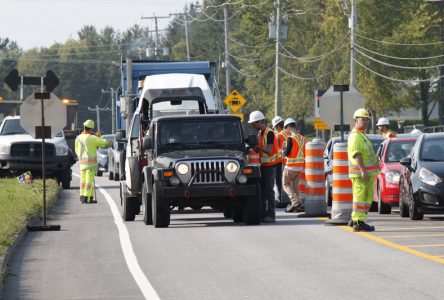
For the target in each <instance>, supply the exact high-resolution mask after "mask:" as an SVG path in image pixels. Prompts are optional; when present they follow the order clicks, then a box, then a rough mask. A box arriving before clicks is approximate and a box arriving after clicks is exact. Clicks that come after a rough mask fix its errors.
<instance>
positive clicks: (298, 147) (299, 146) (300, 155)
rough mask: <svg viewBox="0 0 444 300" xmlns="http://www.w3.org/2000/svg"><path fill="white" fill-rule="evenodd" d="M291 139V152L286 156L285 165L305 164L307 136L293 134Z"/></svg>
mask: <svg viewBox="0 0 444 300" xmlns="http://www.w3.org/2000/svg"><path fill="white" fill-rule="evenodd" d="M290 139H291V152H290V153H289V154H288V156H287V157H286V158H285V160H286V162H285V165H286V166H289V167H302V168H304V166H305V143H306V141H305V137H303V136H302V135H300V134H298V133H297V134H293V135H291V136H290Z"/></svg>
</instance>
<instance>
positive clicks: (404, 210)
mask: <svg viewBox="0 0 444 300" xmlns="http://www.w3.org/2000/svg"><path fill="white" fill-rule="evenodd" d="M402 187H403V183H402V177H401V179H400V181H399V215H400V216H401V218H407V217H408V216H409V207H408V205H407V204H406V203H405V200H404V193H403V189H402Z"/></svg>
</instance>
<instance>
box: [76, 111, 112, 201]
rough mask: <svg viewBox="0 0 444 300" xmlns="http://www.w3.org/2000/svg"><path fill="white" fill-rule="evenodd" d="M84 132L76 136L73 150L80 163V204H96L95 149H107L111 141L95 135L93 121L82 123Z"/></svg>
mask: <svg viewBox="0 0 444 300" xmlns="http://www.w3.org/2000/svg"><path fill="white" fill-rule="evenodd" d="M83 126H84V130H83V132H82V133H81V134H80V135H79V136H77V138H76V142H75V150H76V154H77V157H78V158H79V162H80V202H82V203H97V199H94V176H96V171H97V148H105V147H109V146H110V144H111V141H107V140H105V139H103V138H101V137H100V134H98V135H96V134H95V133H94V132H92V130H93V129H94V121H93V120H86V121H85V122H84V123H83Z"/></svg>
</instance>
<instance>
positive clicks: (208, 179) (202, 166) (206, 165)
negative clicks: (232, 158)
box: [191, 161, 225, 184]
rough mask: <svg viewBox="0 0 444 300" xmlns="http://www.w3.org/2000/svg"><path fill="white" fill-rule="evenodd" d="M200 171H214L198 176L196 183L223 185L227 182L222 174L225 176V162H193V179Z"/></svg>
mask: <svg viewBox="0 0 444 300" xmlns="http://www.w3.org/2000/svg"><path fill="white" fill-rule="evenodd" d="M199 171H214V172H205V173H200V174H198V175H196V179H195V180H194V183H200V184H205V183H223V182H225V180H224V178H223V176H222V175H221V173H222V174H225V162H224V161H193V162H191V177H193V176H194V174H196V173H197V172H199Z"/></svg>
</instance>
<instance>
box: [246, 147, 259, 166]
mask: <svg viewBox="0 0 444 300" xmlns="http://www.w3.org/2000/svg"><path fill="white" fill-rule="evenodd" d="M248 163H250V164H255V165H260V164H261V162H260V159H259V152H256V151H254V149H253V148H250V149H249V150H248Z"/></svg>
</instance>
